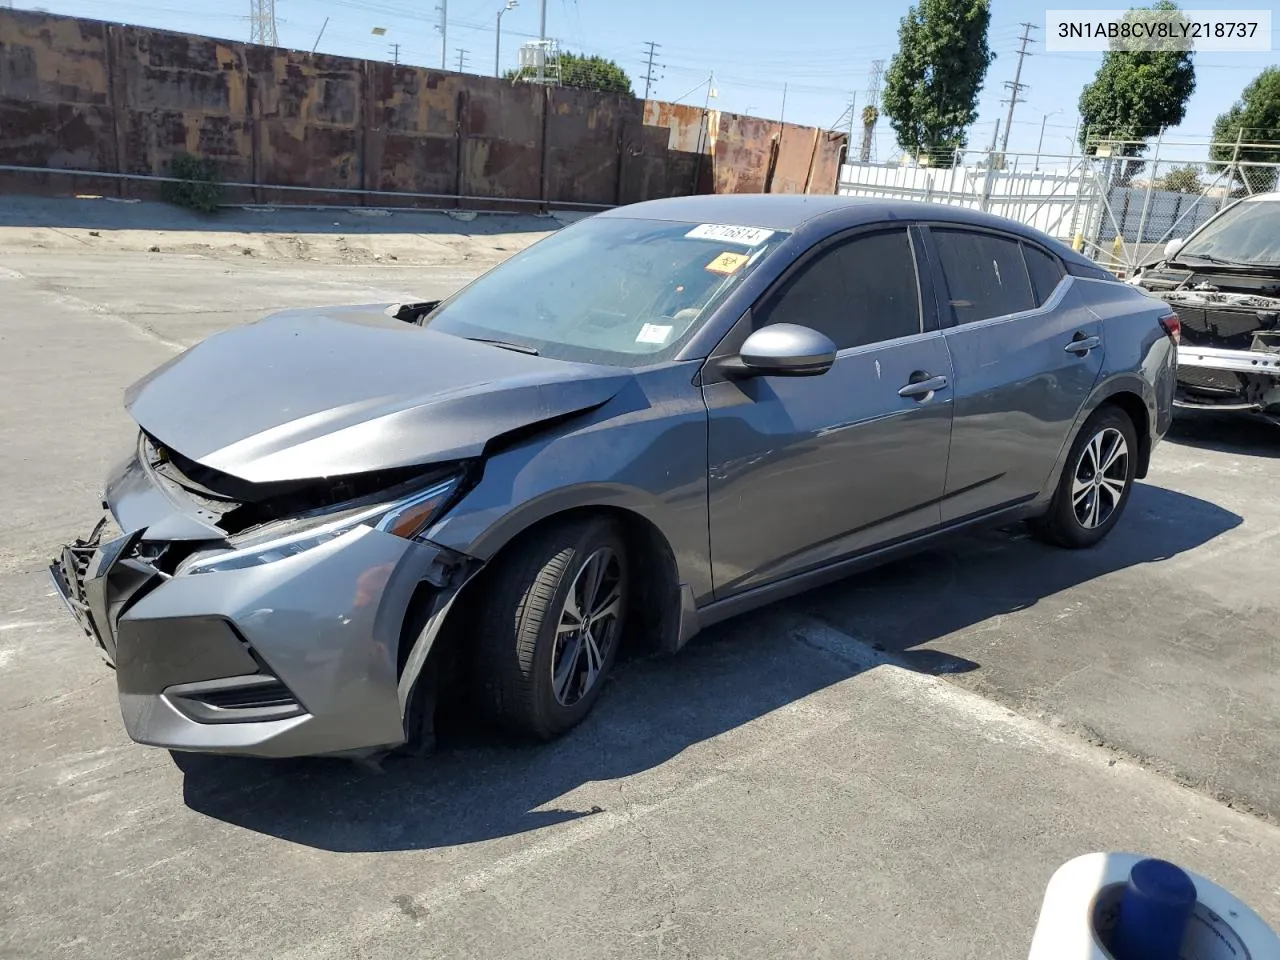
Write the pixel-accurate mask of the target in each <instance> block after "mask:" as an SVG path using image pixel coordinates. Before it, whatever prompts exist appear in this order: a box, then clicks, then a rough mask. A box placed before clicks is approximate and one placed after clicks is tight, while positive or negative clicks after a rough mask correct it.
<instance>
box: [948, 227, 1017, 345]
mask: <svg viewBox="0 0 1280 960" xmlns="http://www.w3.org/2000/svg"><path fill="white" fill-rule="evenodd" d="M930 232H931V233H932V234H933V238H934V242H935V244H936V246H937V248H938V260H939V261H940V262H941V264H942V272H943V275H944V276H945V277H946V280H947V289H948V292H949V293H950V295H951V307H952V309H953V310H954V311H955V317H956V322H957V323H974V322H975V321H978V320H986V319H988V318H990V317H1003V316H1004V315H1005V314H1009V313H1018V312H1019V311H1021V310H1032V309H1034V308H1035V307H1036V306H1037V304H1036V298H1035V296H1034V295H1033V294H1032V292H1031V280H1030V278H1029V277H1028V276H1027V266H1026V263H1024V262H1023V259H1022V250H1021V249H1020V247H1021V244H1019V243H1018V242H1017V241H1016V240H1005V239H1003V238H1001V237H997V236H993V235H992V234H989V233H972V232H967V231H963V230H938V229H933V230H931V231H930Z"/></svg>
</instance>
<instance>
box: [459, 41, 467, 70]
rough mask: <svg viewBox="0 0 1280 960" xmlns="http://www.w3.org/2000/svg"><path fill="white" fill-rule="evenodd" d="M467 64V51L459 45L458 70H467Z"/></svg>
mask: <svg viewBox="0 0 1280 960" xmlns="http://www.w3.org/2000/svg"><path fill="white" fill-rule="evenodd" d="M466 66H467V51H465V50H463V49H462V48H461V47H459V48H458V72H459V73H462V72H463V71H465V70H466Z"/></svg>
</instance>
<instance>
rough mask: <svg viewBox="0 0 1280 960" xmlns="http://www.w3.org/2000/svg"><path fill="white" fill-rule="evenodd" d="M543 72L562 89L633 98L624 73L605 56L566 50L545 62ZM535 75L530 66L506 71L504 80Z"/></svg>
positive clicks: (629, 83) (628, 80)
mask: <svg viewBox="0 0 1280 960" xmlns="http://www.w3.org/2000/svg"><path fill="white" fill-rule="evenodd" d="M546 71H547V73H548V75H550V76H552V77H556V78H558V80H559V83H560V86H562V87H577V88H578V89H581V90H599V91H600V92H602V93H625V94H628V95H629V96H635V91H634V90H633V89H632V87H631V78H630V77H629V76H627V72H626V71H625V70H623V69H622V68H621V67H620V66H618V65H617V64H616V63H614V62H613V61H612V60H606V59H605V58H604V57H597V56H586V55H583V54H578V53H570V52H569V51H568V50H566V51H564V52H563V53H561V54H559V56H556V57H553V58H552V59H551V60H550V61H549V62H548V64H547V67H546ZM535 76H537V71H536V70H535V69H533V68H532V67H521V68H519V69H518V70H508V71H507V72H506V78H507V79H508V80H511V81H518V80H532V79H533V78H534V77H535Z"/></svg>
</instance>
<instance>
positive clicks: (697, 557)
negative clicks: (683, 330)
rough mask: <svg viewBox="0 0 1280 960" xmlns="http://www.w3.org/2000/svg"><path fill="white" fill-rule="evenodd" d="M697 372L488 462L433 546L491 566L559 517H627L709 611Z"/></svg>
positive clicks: (639, 387) (673, 370) (648, 380)
mask: <svg viewBox="0 0 1280 960" xmlns="http://www.w3.org/2000/svg"><path fill="white" fill-rule="evenodd" d="M691 370H692V368H691V367H690V366H689V365H688V364H679V365H673V366H672V367H668V368H662V369H659V370H654V371H648V372H647V373H646V374H645V375H644V376H642V377H639V378H637V380H636V381H635V385H634V389H633V388H631V387H628V388H626V389H624V390H623V391H622V393H620V394H619V395H618V396H617V397H615V398H614V399H613V400H611V401H610V402H609V403H607V404H605V406H604V407H602V408H600V409H599V410H597V411H594V412H593V413H591V414H588V415H586V416H585V417H583V418H580V419H575V420H574V421H572V422H570V423H567V424H562V425H560V426H559V427H558V428H556V430H555V431H553V432H551V433H549V434H540V435H537V436H535V437H533V438H531V439H529V440H526V441H524V442H521V443H519V444H518V445H515V446H513V447H510V448H508V449H506V450H502V451H500V452H498V453H496V454H494V455H492V456H490V457H489V458H487V459H486V461H485V463H484V467H483V473H482V476H481V478H480V480H479V482H478V483H477V484H476V485H475V486H474V487H473V488H472V489H471V490H470V491H469V492H468V493H467V494H466V496H465V497H463V498H462V500H461V501H459V503H458V504H457V505H455V506H454V507H453V508H452V509H451V510H450V511H449V513H448V515H447V516H445V517H444V518H443V519H441V520H440V521H438V522H437V523H436V524H435V525H434V526H433V527H432V528H431V529H430V530H428V531H427V532H426V534H425V536H426V538H427V539H429V540H430V541H432V542H433V543H438V544H441V545H443V546H447V547H449V548H451V549H454V550H457V551H458V552H460V553H464V554H467V555H468V556H472V557H476V558H478V559H481V560H485V561H488V560H490V559H491V558H493V557H494V556H496V555H497V554H498V553H499V552H500V551H501V550H502V549H503V548H504V547H505V546H507V544H509V543H511V541H512V540H514V539H515V538H516V537H518V536H519V535H520V534H521V533H523V532H524V531H526V530H528V529H529V528H530V527H532V526H533V525H534V524H536V523H540V522H542V521H544V520H547V519H549V518H551V517H554V516H556V515H558V514H563V513H566V512H568V511H573V510H580V509H584V508H591V507H598V508H605V509H617V510H623V511H627V512H629V513H631V514H634V515H636V516H638V517H640V518H642V519H643V520H645V521H647V522H648V523H649V524H650V525H652V527H653V528H654V529H656V530H657V532H658V533H659V534H660V535H661V537H662V538H663V539H664V540H665V541H666V545H667V547H668V548H669V549H670V552H671V555H672V556H673V558H674V561H675V565H676V573H677V577H678V580H679V582H680V584H681V585H682V586H686V587H688V588H689V589H690V590H691V591H692V593H693V595H694V597H695V598H696V600H697V601H698V602H699V603H702V602H706V601H707V600H709V598H710V596H711V562H710V547H709V542H708V531H707V412H706V407H705V405H704V404H703V401H702V396H701V394H700V392H698V391H697V390H696V388H694V387H693V385H692V383H691Z"/></svg>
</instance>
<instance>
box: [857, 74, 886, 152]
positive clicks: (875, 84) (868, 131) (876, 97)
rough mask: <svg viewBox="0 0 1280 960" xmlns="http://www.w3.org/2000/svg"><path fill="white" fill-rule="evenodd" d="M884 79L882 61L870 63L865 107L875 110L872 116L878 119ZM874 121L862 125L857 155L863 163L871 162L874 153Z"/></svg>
mask: <svg viewBox="0 0 1280 960" xmlns="http://www.w3.org/2000/svg"><path fill="white" fill-rule="evenodd" d="M883 78H884V61H883V60H872V61H871V79H870V81H868V83H867V106H868V107H870V108H871V109H873V110H875V111H876V112H877V113H876V114H875V115H873V116H875V117H876V119H879V117H878V113H879V110H880V82H881V80H882V79H883ZM875 133H876V124H875V119H873V120H872V121H871V123H869V124H863V127H862V150H861V151H860V152H859V154H858V159H859V160H861V161H862V162H863V163H870V162H871V155H872V153H873V152H874V151H875Z"/></svg>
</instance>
